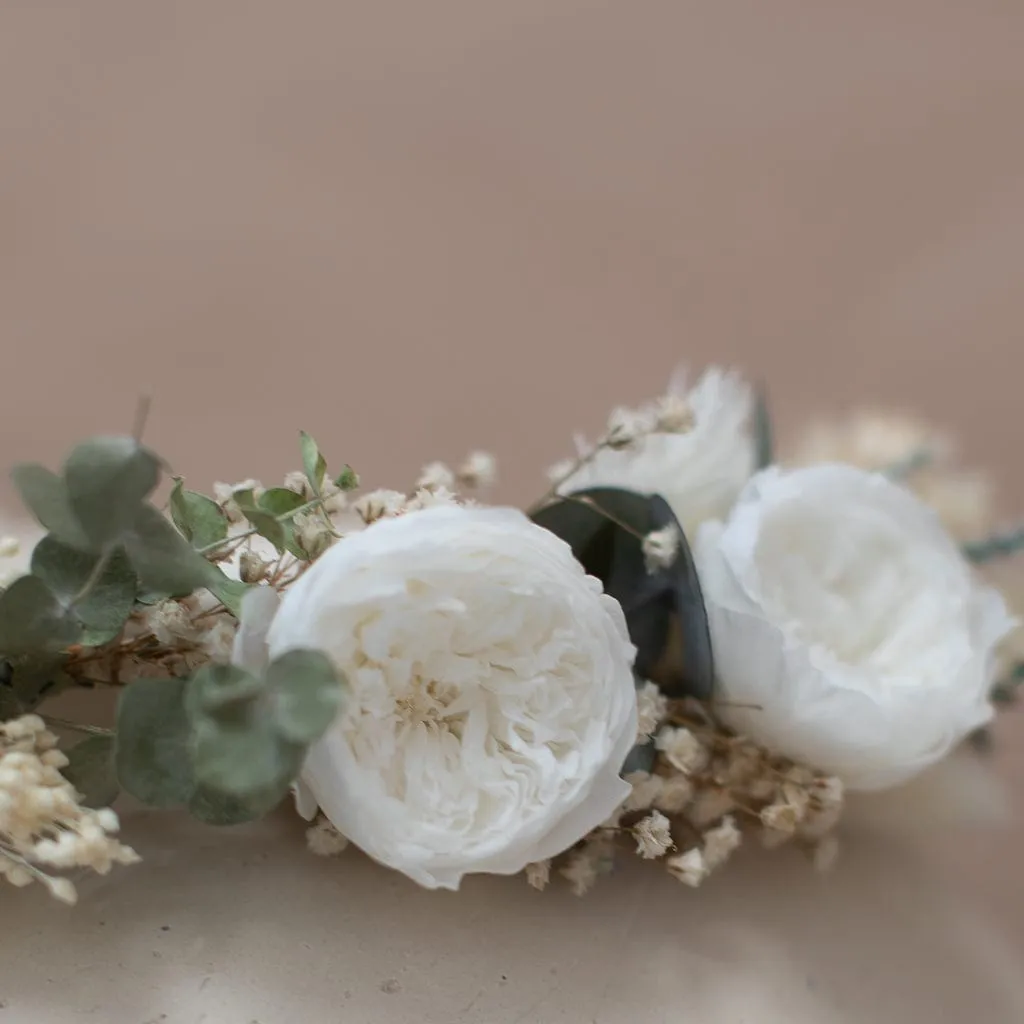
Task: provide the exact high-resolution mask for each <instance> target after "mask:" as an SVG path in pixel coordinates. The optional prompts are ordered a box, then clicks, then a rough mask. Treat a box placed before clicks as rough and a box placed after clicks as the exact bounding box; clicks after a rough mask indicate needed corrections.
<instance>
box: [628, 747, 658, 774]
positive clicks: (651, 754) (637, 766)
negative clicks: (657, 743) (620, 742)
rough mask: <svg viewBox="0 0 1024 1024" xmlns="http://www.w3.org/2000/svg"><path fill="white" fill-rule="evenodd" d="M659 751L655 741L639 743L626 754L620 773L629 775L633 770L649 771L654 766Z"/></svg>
mask: <svg viewBox="0 0 1024 1024" xmlns="http://www.w3.org/2000/svg"><path fill="white" fill-rule="evenodd" d="M657 757H658V752H657V750H656V749H655V747H654V743H653V741H651V740H648V741H647V742H646V743H638V744H637V745H636V746H635V747H633V749H632V750H631V751H630V752H629V754H628V755H627V756H626V760H625V763H624V764H623V765H622V768H621V770H620V772H619V774H620V775H629V774H630V773H631V772H649V771H651V769H652V768H654V762H655V761H656V760H657Z"/></svg>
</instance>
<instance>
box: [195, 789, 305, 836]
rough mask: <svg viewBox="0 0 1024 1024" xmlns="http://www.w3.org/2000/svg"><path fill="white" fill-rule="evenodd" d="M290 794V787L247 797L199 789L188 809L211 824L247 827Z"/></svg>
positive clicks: (199, 818) (197, 817) (196, 817)
mask: <svg viewBox="0 0 1024 1024" xmlns="http://www.w3.org/2000/svg"><path fill="white" fill-rule="evenodd" d="M287 795H288V786H287V785H285V786H278V787H276V788H273V789H270V790H267V791H266V792H264V793H252V794H248V795H247V796H245V797H239V796H234V795H232V794H229V793H221V792H218V791H217V790H215V789H210V788H209V787H206V786H198V787H197V788H196V790H195V792H194V793H193V794H192V799H191V800H189V803H188V810H189V814H191V815H192V817H193V818H195V819H196V820H197V821H201V822H203V823H204V824H207V825H224V826H226V825H244V824H245V823H246V822H249V821H256V820H257V819H258V818H262V817H263V816H264V815H265V814H268V813H269V812H270V811H272V810H273V809H274V808H275V807H276V806H277V805H278V804H279V803H280V802H281V801H282V800H283V799H284V798H285V797H286V796H287Z"/></svg>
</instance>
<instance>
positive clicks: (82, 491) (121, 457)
mask: <svg viewBox="0 0 1024 1024" xmlns="http://www.w3.org/2000/svg"><path fill="white" fill-rule="evenodd" d="M64 481H65V483H66V484H67V489H68V495H69V498H70V502H71V511H72V512H73V513H74V515H75V518H76V519H77V520H78V521H79V523H81V524H82V529H83V530H84V531H85V534H86V536H87V537H88V538H89V540H90V541H91V542H92V544H94V545H98V546H103V545H106V544H109V543H111V542H113V541H117V540H120V539H121V537H122V536H123V535H124V534H125V533H126V532H127V531H129V530H130V529H132V527H133V526H134V524H135V520H136V518H137V516H138V511H139V507H140V505H141V503H142V502H143V501H144V500H145V499H146V498H147V497H148V496H149V495H150V494H151V493H152V492H153V490H154V489H155V488H156V485H157V484H158V483H159V482H160V462H159V460H158V459H157V457H156V456H155V455H153V454H152V452H150V451H148V450H147V449H145V448H143V447H142V446H141V445H140V444H139V443H138V442H137V441H135V440H134V439H133V438H130V437H96V438H93V439H92V440H89V441H85V442H84V443H82V444H80V445H78V447H76V448H75V449H74V450H73V451H72V452H71V454H70V455H69V456H68V459H67V462H65V464H64Z"/></svg>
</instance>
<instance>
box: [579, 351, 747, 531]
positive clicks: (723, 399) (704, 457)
mask: <svg viewBox="0 0 1024 1024" xmlns="http://www.w3.org/2000/svg"><path fill="white" fill-rule="evenodd" d="M669 395H675V396H678V397H680V398H684V399H685V401H686V402H687V403H688V404H689V406H690V410H691V412H692V414H693V421H692V426H691V427H690V429H689V430H686V431H684V432H682V433H658V432H655V433H650V434H647V435H646V436H644V437H642V438H641V439H640V440H639V441H638V442H637V443H636V444H635V445H633V446H631V447H629V448H624V449H621V450H610V449H605V450H603V451H600V452H598V453H597V455H596V456H595V457H594V459H593V460H592V461H591V462H590V463H589V464H588V465H586V466H584V467H583V468H582V469H581V470H580V471H579V472H577V473H575V474H574V475H573V476H572V477H570V478H569V479H568V480H566V481H565V482H564V483H563V484H562V485H561V487H560V490H561V491H562V492H568V491H578V490H581V489H583V488H588V487H621V488H624V489H625V490H629V491H636V492H638V493H640V494H660V495H661V496H662V497H663V498H664V499H665V500H666V501H667V502H668V503H669V505H671V506H672V511H673V512H674V513H675V515H676V518H677V519H678V520H679V522H680V524H681V525H682V527H683V530H684V532H685V533H686V535H687V536H688V537H689V536H692V535H693V533H694V532H695V531H696V528H697V527H698V526H699V525H700V523H702V522H704V521H705V520H707V519H715V518H720V517H722V516H725V515H727V514H728V512H729V509H730V508H731V507H732V504H733V502H735V500H736V498H737V497H738V495H739V493H740V491H741V490H742V489H743V486H744V484H745V483H746V482H747V480H748V479H750V475H751V473H753V471H754V462H755V452H754V440H753V435H752V433H751V424H750V421H751V414H752V411H753V401H754V399H753V393H752V391H751V388H750V386H749V384H747V383H746V382H745V381H744V380H743V379H742V378H741V377H740V376H739V375H738V374H735V373H732V372H728V371H726V370H723V369H721V368H719V367H711V368H710V369H708V370H707V371H706V372H705V373H704V374H703V376H702V377H701V378H700V379H699V380H698V381H697V383H696V384H695V385H694V387H693V388H692V389H691V390H689V391H688V390H687V389H686V387H685V385H684V382H683V378H682V377H681V376H679V375H677V376H676V378H675V379H674V380H673V382H672V384H671V386H670V388H669ZM641 413H642V415H643V416H647V417H652V418H653V416H654V407H653V406H652V407H650V408H647V409H644V410H641Z"/></svg>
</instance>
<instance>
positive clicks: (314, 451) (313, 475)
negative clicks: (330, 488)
mask: <svg viewBox="0 0 1024 1024" xmlns="http://www.w3.org/2000/svg"><path fill="white" fill-rule="evenodd" d="M299 446H300V448H301V450H302V468H303V471H304V472H305V474H306V479H307V480H308V481H309V486H310V487H311V488H312V489H313V493H314V494H316V495H318V496H319V494H320V493H321V490H322V488H323V486H324V476H326V474H327V461H326V459H324V457H323V455H322V454H321V453H320V448H319V446H318V445H317V443H316V441H314V440H313V438H311V437H310V436H309V434H307V433H306V432H305V431H304V430H300V431H299Z"/></svg>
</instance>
